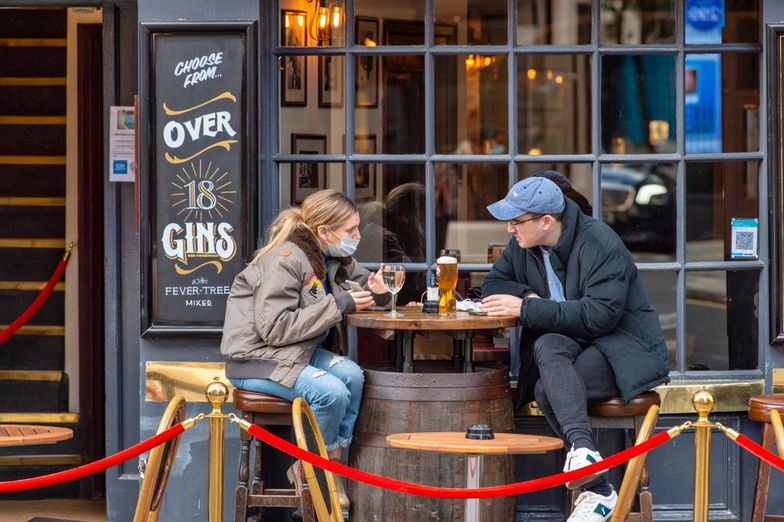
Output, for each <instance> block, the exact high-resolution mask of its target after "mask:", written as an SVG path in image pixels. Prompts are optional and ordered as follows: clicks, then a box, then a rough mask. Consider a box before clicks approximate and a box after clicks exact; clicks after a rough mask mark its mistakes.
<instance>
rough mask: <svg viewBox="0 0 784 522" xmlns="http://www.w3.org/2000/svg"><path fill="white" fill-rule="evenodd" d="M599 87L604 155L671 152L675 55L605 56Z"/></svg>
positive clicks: (672, 144)
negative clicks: (600, 91) (600, 92)
mask: <svg viewBox="0 0 784 522" xmlns="http://www.w3.org/2000/svg"><path fill="white" fill-rule="evenodd" d="M601 89H602V94H601V96H602V99H601V103H602V114H601V116H602V126H601V127H602V150H603V151H604V152H605V153H608V154H636V153H664V152H674V151H675V57H674V56H672V55H660V54H655V55H618V56H615V55H610V56H604V57H603V58H602V86H601Z"/></svg>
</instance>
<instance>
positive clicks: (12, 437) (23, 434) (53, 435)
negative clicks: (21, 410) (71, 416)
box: [0, 424, 73, 446]
mask: <svg viewBox="0 0 784 522" xmlns="http://www.w3.org/2000/svg"><path fill="white" fill-rule="evenodd" d="M72 437H73V430H71V429H70V428H61V427H58V426H37V425H31V424H0V446H27V445H30V444H51V443H53V442H59V441H61V440H68V439H70V438H72Z"/></svg>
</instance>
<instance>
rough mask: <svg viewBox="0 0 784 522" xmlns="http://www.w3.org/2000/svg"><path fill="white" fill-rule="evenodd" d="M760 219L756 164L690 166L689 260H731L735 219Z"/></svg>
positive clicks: (687, 211) (687, 170)
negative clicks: (733, 222)
mask: <svg viewBox="0 0 784 522" xmlns="http://www.w3.org/2000/svg"><path fill="white" fill-rule="evenodd" d="M758 217H759V165H758V163H757V162H754V161H748V162H746V161H726V162H715V163H687V164H686V259H687V260H688V261H725V260H730V259H731V258H730V248H731V239H732V238H731V236H730V230H731V223H732V219H733V218H741V219H743V218H749V219H753V218H758Z"/></svg>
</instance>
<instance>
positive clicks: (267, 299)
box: [221, 190, 391, 507]
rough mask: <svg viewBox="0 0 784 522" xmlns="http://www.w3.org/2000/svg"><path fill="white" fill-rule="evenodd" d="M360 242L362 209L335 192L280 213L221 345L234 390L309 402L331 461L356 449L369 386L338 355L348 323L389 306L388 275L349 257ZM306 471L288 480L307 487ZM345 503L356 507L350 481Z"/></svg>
mask: <svg viewBox="0 0 784 522" xmlns="http://www.w3.org/2000/svg"><path fill="white" fill-rule="evenodd" d="M359 240H360V235H359V212H358V211H357V207H356V206H355V204H354V202H353V201H351V200H350V199H349V198H347V197H346V196H345V195H343V194H342V193H340V192H337V191H335V190H322V191H319V192H316V193H314V194H312V195H310V196H308V197H307V198H306V199H305V201H304V202H303V203H302V207H301V208H289V209H286V210H284V211H282V212H281V213H280V215H278V217H277V218H276V219H275V221H274V222H273V223H272V225H271V226H270V228H269V230H268V239H267V243H266V245H265V246H264V247H263V248H262V249H261V250H259V251H258V252H257V253H256V256H255V258H254V259H253V261H251V262H250V264H248V266H247V267H246V268H245V269H244V270H243V271H242V272H240V274H239V275H237V277H236V278H235V280H234V284H233V285H232V287H231V292H230V293H229V298H228V301H227V303H226V319H225V322H224V326H223V339H222V340H221V353H222V354H223V355H224V356H225V357H226V359H227V362H226V376H227V377H228V378H229V380H230V381H231V383H232V384H233V385H234V386H236V387H237V388H241V389H244V390H250V391H256V392H261V393H267V394H270V395H275V396H278V397H282V398H284V399H287V400H294V399H295V398H296V397H303V398H304V399H305V400H306V401H307V403H308V404H309V405H310V407H311V409H312V410H313V414H314V415H315V417H316V421H317V422H318V425H319V428H320V429H321V433H322V435H323V436H324V442H325V443H326V446H327V450H328V451H329V455H330V458H332V459H340V458H341V456H342V452H343V449H344V448H346V447H348V445H349V444H350V443H351V437H352V433H353V431H354V422H355V421H356V418H357V413H358V412H359V404H360V401H361V398H362V385H363V383H364V376H363V373H362V369H361V368H360V367H359V366H358V365H357V364H356V363H355V362H353V361H351V360H350V359H348V358H345V357H343V356H341V355H338V354H339V353H345V352H346V341H345V332H344V331H343V329H342V327H341V322H342V320H343V316H344V315H346V314H350V313H352V312H355V311H358V310H364V309H366V308H368V307H369V306H371V305H373V304H377V305H383V306H386V305H387V304H389V303H391V294H389V293H388V292H387V290H386V287H385V286H384V283H383V280H382V277H381V275H380V272H381V270H379V272H375V273H370V272H368V271H367V270H365V269H364V268H362V267H361V266H359V264H357V262H356V261H355V260H354V259H353V258H352V257H351V256H352V254H353V253H354V251H355V250H356V248H357V245H358V244H359ZM349 281H353V282H355V283H358V284H359V285H360V286H361V287H362V290H352V288H351V286H350V285H349V283H348V282H349ZM355 288H357V287H356V286H355ZM298 464H299V461H298V462H297V463H296V464H295V465H294V466H292V469H290V470H289V473H288V476H289V479H290V480H291V481H292V482H294V483H295V485H296V486H297V487H300V486H301V482H300V476H299V469H298ZM338 494H339V497H340V500H341V502H340V503H341V505H342V506H343V507H348V505H349V500H348V497H347V496H346V494H345V488H344V487H343V481H342V480H338Z"/></svg>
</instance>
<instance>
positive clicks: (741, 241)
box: [735, 231, 756, 250]
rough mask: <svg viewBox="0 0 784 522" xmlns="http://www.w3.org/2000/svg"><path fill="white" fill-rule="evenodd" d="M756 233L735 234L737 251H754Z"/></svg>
mask: <svg viewBox="0 0 784 522" xmlns="http://www.w3.org/2000/svg"><path fill="white" fill-rule="evenodd" d="M755 235H756V234H755V233H754V232H743V231H741V232H738V233H737V234H735V249H736V250H754V236H755Z"/></svg>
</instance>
